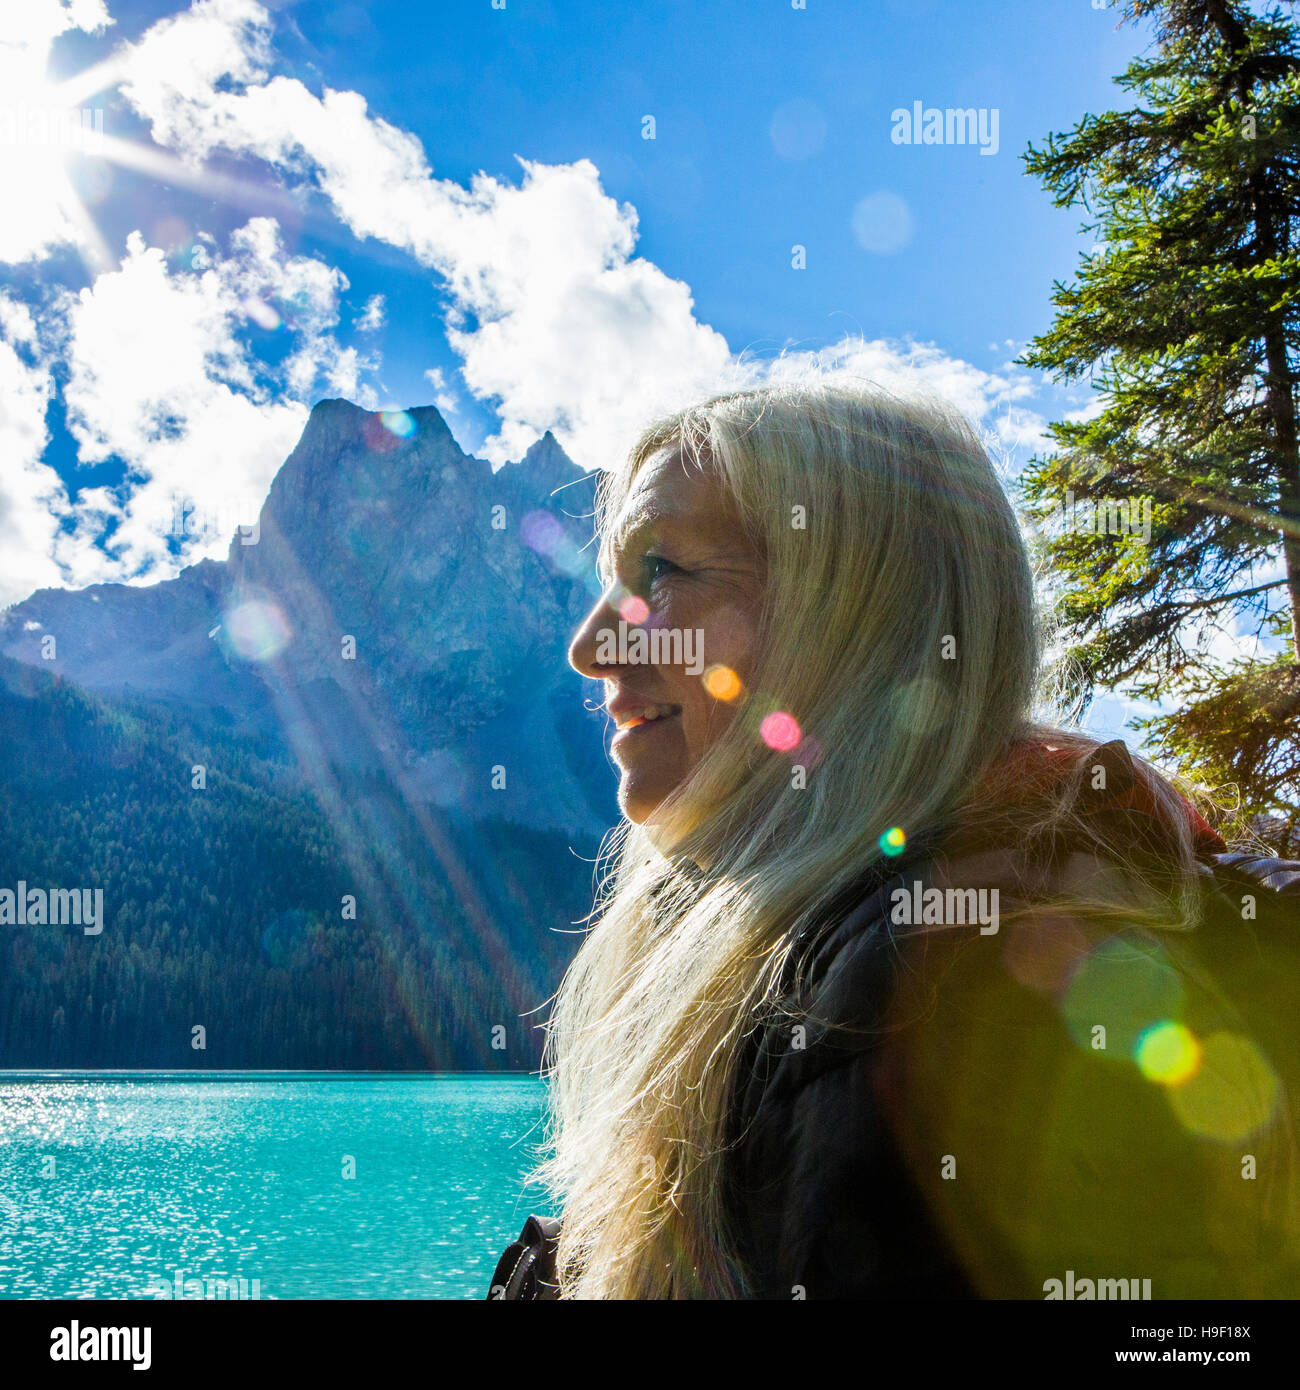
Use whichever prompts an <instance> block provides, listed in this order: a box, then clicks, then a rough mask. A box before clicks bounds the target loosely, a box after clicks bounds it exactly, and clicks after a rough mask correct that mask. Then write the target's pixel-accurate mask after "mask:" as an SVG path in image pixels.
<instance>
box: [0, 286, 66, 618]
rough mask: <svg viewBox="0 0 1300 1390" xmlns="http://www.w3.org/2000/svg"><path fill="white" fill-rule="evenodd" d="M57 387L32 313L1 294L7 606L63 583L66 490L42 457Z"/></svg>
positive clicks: (3, 585)
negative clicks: (58, 560) (61, 531)
mask: <svg viewBox="0 0 1300 1390" xmlns="http://www.w3.org/2000/svg"><path fill="white" fill-rule="evenodd" d="M52 392H53V381H52V378H51V375H50V371H49V368H48V366H47V365H46V364H45V362H44V361H43V358H42V354H41V352H40V349H39V345H38V343H37V337H36V327H35V324H34V322H33V320H32V316H31V313H30V312H29V310H28V309H27V307H26V306H25V305H23V304H20V303H18V302H17V301H15V300H13V299H10V298H9V297H8V296H6V295H4V294H0V460H3V461H4V468H3V471H0V554H3V556H4V566H3V568H2V569H0V608H3V607H6V606H7V605H9V604H11V603H15V602H17V601H18V600H19V599H21V598H24V597H25V596H26V595H27V594H29V593H30V592H31V591H32V590H33V589H36V588H41V587H44V586H47V585H57V584H59V583H61V582H62V575H61V574H60V573H59V570H58V568H57V566H56V565H55V564H54V561H53V559H52V558H51V552H52V549H53V546H54V538H55V535H56V533H57V531H58V528H59V516H60V515H61V513H62V512H63V510H64V509H65V508H66V506H67V495H66V493H65V491H64V488H63V484H62V483H61V482H60V481H59V476H58V474H57V473H56V472H55V471H54V469H53V468H51V467H50V466H49V465H48V464H46V463H43V462H42V461H41V458H42V454H43V453H44V450H45V446H46V444H47V443H48V441H49V432H48V430H47V429H46V425H45V411H46V407H47V406H48V405H49V402H50V396H51V394H52Z"/></svg>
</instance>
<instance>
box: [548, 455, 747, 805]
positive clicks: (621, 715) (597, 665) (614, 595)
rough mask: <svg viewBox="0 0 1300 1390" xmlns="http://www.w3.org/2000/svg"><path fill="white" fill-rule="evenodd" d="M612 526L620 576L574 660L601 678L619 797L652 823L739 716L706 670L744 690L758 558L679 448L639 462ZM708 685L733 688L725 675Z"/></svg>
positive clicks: (707, 476)
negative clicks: (612, 729) (722, 671)
mask: <svg viewBox="0 0 1300 1390" xmlns="http://www.w3.org/2000/svg"><path fill="white" fill-rule="evenodd" d="M614 534H615V535H616V536H619V537H622V538H623V539H622V541H621V543H620V545H619V547H618V549H617V553H616V555H615V557H614V568H615V572H614V576H613V582H612V583H611V584H610V586H609V587H608V588H607V589H606V591H605V593H604V594H603V595H602V596H601V598H600V599H599V601H598V602H597V603H596V606H595V607H594V608H593V609H592V610H591V612H590V613H588V615H587V617H586V619H585V621H584V622H583V624H582V626H581V627H580V628H579V629H578V632H577V633H576V635H575V636H574V639H573V643H572V645H571V647H570V648H569V660H570V662H571V663H572V664H573V666H574V667H575V669H577V670H578V671H580V672H581V673H582V674H583V675H584V676H591V677H593V678H594V679H596V680H603V681H604V683H605V707H606V709H607V710H608V711H609V714H610V716H611V718H612V719H613V720H614V722H615V724H616V726H617V729H618V732H617V733H616V734H615V735H614V740H613V743H612V744H611V745H610V751H611V752H612V754H613V756H614V760H615V761H616V762H617V764H618V767H619V771H620V773H621V779H620V782H619V792H618V800H619V805H620V806H621V807H622V809H623V814H624V815H625V816H627V818H628V819H629V820H631V821H635V822H636V823H637V824H646V823H648V822H650V821H652V819H653V817H654V813H655V811H656V809H657V808H658V807H659V805H660V804H661V803H662V801H663V800H664V798H665V797H666V796H667V795H668V794H669V793H670V792H671V791H672V790H673V789H674V788H675V787H677V786H678V785H679V784H680V783H681V782H682V780H683V779H684V778H685V777H686V776H687V775H688V774H689V773H690V771H691V769H692V768H694V767H695V765H696V764H697V763H698V762H699V761H700V759H701V758H702V757H703V756H704V754H705V753H706V752H707V751H708V749H709V747H710V746H711V745H712V744H713V742H714V740H716V739H717V738H718V737H719V735H720V734H721V733H722V732H723V730H725V729H726V728H727V726H728V725H729V724H730V723H731V721H732V719H734V718H735V714H736V707H737V704H738V703H739V701H736V702H735V703H731V702H729V701H727V700H725V699H720V698H716V697H715V696H714V695H711V694H710V693H709V691H708V689H707V688H706V686H705V673H706V672H709V671H711V670H713V668H715V667H719V666H721V667H726V668H728V669H729V670H730V671H731V672H733V673H734V675H735V676H736V677H737V678H738V680H739V682H740V683H741V684H740V685H739V686H737V687H734V688H735V689H739V690H745V689H747V688H748V684H749V677H750V671H751V669H752V665H753V651H754V644H755V640H756V635H757V628H758V617H759V606H760V600H761V596H762V575H761V572H760V571H761V565H760V562H759V559H758V556H757V555H756V554H755V553H754V552H753V550H752V549H751V548H750V546H749V544H748V542H747V541H746V540H745V537H744V536H743V534H742V532H741V527H740V522H739V518H738V517H737V516H736V515H735V513H734V511H733V510H732V508H731V507H730V505H729V504H728V503H727V501H726V499H725V498H724V496H723V494H722V491H721V489H720V488H719V487H718V485H717V483H716V482H715V481H714V478H713V476H712V474H711V473H710V472H708V471H707V470H701V469H700V468H698V467H696V466H694V465H691V464H688V463H686V462H684V461H683V459H682V457H681V455H680V454H679V453H678V452H677V451H676V449H675V448H669V449H664V450H662V451H661V452H660V453H658V454H656V455H654V456H653V457H652V458H651V459H649V460H648V461H647V462H646V464H645V465H644V467H643V468H642V469H641V471H640V473H639V474H638V475H637V478H636V481H635V483H634V484H633V488H632V491H631V492H630V493H629V495H628V497H627V500H626V503H625V504H624V506H623V510H622V512H621V513H620V515H619V518H618V521H617V523H616V526H615V530H614ZM620 609H621V611H620ZM620 624H621V625H622V635H623V636H624V640H623V641H621V642H620V641H619V638H620ZM638 630H639V631H640V632H641V634H642V635H640V636H637V635H636V634H637V633H638ZM712 683H713V684H714V688H715V689H720V690H723V691H724V693H730V692H729V691H726V680H725V677H719V676H717V675H716V674H715V676H714V680H713V682H712Z"/></svg>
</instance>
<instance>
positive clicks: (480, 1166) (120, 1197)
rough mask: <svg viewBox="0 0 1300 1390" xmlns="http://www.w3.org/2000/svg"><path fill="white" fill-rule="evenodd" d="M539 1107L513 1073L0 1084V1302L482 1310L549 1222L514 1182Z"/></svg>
mask: <svg viewBox="0 0 1300 1390" xmlns="http://www.w3.org/2000/svg"><path fill="white" fill-rule="evenodd" d="M543 1099H544V1092H543V1083H542V1082H541V1081H540V1080H539V1079H538V1078H537V1077H534V1076H526V1075H504V1076H502V1075H483V1074H481V1073H475V1074H440V1075H404V1074H399V1073H390V1074H378V1075H374V1074H365V1073H321V1072H312V1073H288V1072H224V1073H207V1074H205V1075H204V1076H203V1077H202V1078H196V1077H195V1075H194V1073H193V1072H186V1073H177V1072H98V1073H89V1072H0V1297H4V1298H153V1297H157V1296H158V1291H159V1289H160V1287H161V1285H162V1284H168V1285H170V1286H171V1287H172V1288H173V1290H175V1289H177V1288H183V1285H178V1284H177V1282H176V1281H177V1280H178V1279H180V1280H182V1281H184V1280H190V1281H193V1280H196V1279H198V1280H218V1279H219V1280H238V1279H243V1280H246V1281H248V1283H247V1288H248V1289H249V1291H250V1292H251V1290H252V1288H253V1285H252V1281H253V1280H254V1279H256V1280H257V1281H258V1285H257V1290H258V1294H259V1296H260V1297H261V1298H263V1299H268V1298H282V1299H283V1298H482V1297H483V1296H484V1295H485V1293H486V1291H487V1284H488V1280H489V1279H490V1277H491V1274H492V1270H493V1267H494V1265H495V1262H496V1257H497V1256H498V1255H499V1254H500V1252H501V1251H502V1250H503V1249H504V1248H505V1246H506V1245H508V1244H509V1243H510V1241H512V1240H513V1239H514V1238H515V1236H516V1235H517V1234H518V1232H519V1228H520V1227H521V1226H522V1225H523V1222H524V1218H525V1217H526V1216H527V1215H528V1214H529V1213H530V1212H534V1211H537V1212H543V1211H548V1210H550V1208H549V1207H548V1206H547V1204H546V1202H545V1200H544V1199H543V1198H542V1197H540V1196H539V1194H538V1193H537V1192H536V1191H535V1190H526V1189H525V1186H524V1174H525V1173H526V1172H527V1170H528V1169H529V1168H530V1167H531V1165H532V1163H533V1162H534V1160H535V1156H536V1155H535V1146H536V1144H537V1142H538V1140H539V1138H540V1121H541V1113H542V1105H543ZM349 1159H350V1160H351V1164H350V1165H349V1163H348V1160H349ZM349 1167H351V1168H352V1169H353V1170H354V1172H355V1176H353V1177H346V1176H344V1174H345V1171H346V1170H347V1169H348V1168H349ZM191 1288H192V1292H191V1293H190V1295H189V1296H191V1297H193V1296H197V1289H196V1288H194V1286H191Z"/></svg>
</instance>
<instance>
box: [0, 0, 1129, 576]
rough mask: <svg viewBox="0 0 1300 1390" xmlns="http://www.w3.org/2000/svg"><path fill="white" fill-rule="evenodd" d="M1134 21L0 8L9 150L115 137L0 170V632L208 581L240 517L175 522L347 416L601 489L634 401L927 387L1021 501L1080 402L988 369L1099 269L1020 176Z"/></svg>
mask: <svg viewBox="0 0 1300 1390" xmlns="http://www.w3.org/2000/svg"><path fill="white" fill-rule="evenodd" d="M1116 20H1117V16H1116V14H1115V12H1114V11H1106V10H1104V9H1098V8H1094V6H1093V4H1092V3H1090V0H1067V3H1052V4H1047V3H1042V0H1001V2H1000V3H986V4H982V5H971V4H967V3H963V2H962V0H875V2H874V3H863V0H857V3H853V0H807V7H806V8H804V9H796V8H794V6H793V5H791V4H790V3H789V0H747V2H746V3H736V2H735V0H731V2H730V3H724V0H694V2H693V3H672V2H671V0H656V3H653V4H650V3H640V0H625V2H623V3H617V4H611V3H608V0H605V3H594V2H593V0H573V3H565V4H561V3H541V2H540V0H506V3H505V6H504V8H494V7H493V4H492V0H447V2H446V3H431V4H411V3H409V0H408V2H407V3H397V0H380V2H379V3H370V4H366V5H359V4H338V3H323V2H321V0H303V3H280V4H274V3H270V4H266V5H259V4H257V3H255V0H200V3H197V4H195V5H193V6H184V5H179V4H176V3H173V2H172V0H28V3H25V4H24V6H22V7H10V8H9V10H7V11H6V12H5V14H4V15H3V17H0V40H4V41H5V42H4V43H2V44H0V63H3V64H4V70H3V71H0V78H4V79H5V80H4V82H3V83H0V90H2V91H4V92H7V93H8V94H9V97H8V100H9V101H10V103H11V105H10V111H11V114H12V115H13V118H14V120H15V121H17V123H18V124H17V125H11V135H12V131H13V130H15V129H16V130H19V131H20V132H21V131H22V130H23V129H24V127H23V126H22V121H23V120H24V119H25V113H26V112H27V111H28V110H29V109H37V110H45V109H47V108H48V109H49V110H51V111H52V110H54V109H56V108H68V107H72V108H74V109H76V110H78V111H91V110H93V111H97V112H102V121H103V131H104V140H103V142H102V143H100V144H98V145H95V146H94V147H93V148H90V149H85V148H83V149H75V150H73V151H71V152H67V151H66V148H65V147H66V145H67V143H68V142H67V141H66V140H65V141H64V143H63V145H60V144H59V143H58V140H57V138H56V137H53V136H51V137H42V138H41V139H37V138H36V137H33V136H32V135H31V128H30V127H29V128H27V134H26V135H25V136H21V138H19V139H18V142H17V143H18V148H14V147H13V144H14V142H13V139H11V141H10V146H9V147H0V176H2V177H3V180H4V183H5V184H6V186H7V189H6V191H7V193H10V194H12V195H13V196H12V197H9V198H7V199H6V206H5V209H4V211H3V212H0V540H3V543H4V549H5V554H6V560H5V565H4V567H3V570H4V576H3V584H2V585H0V604H3V603H8V602H12V601H14V600H16V599H18V598H21V597H23V596H24V595H25V594H26V593H28V592H30V590H31V589H32V588H34V587H37V586H41V585H50V584H62V585H81V584H85V583H89V582H95V581H101V580H108V579H127V580H131V581H133V582H144V581H146V580H151V579H157V578H162V577H166V576H167V575H168V574H171V573H174V572H175V571H176V569H177V568H178V567H179V566H180V565H181V564H183V563H186V562H190V561H193V560H195V559H197V558H199V557H200V556H201V555H204V554H213V555H219V554H221V553H222V552H223V551H224V548H225V543H226V539H225V538H226V537H227V536H228V534H229V531H230V529H231V526H229V525H226V526H225V529H224V532H222V531H221V528H220V527H217V528H213V529H212V531H211V532H210V533H204V534H199V535H197V536H191V537H183V538H177V537H176V536H174V535H169V534H167V525H166V522H165V518H166V517H167V516H168V515H169V514H171V511H172V503H173V501H174V499H175V498H176V497H178V496H185V497H188V498H191V499H192V500H193V501H194V502H195V504H196V505H197V506H199V507H200V508H201V509H202V508H206V509H207V513H208V514H209V515H213V516H216V515H221V516H222V519H223V523H224V522H228V521H230V520H231V518H232V517H234V519H235V520H238V519H245V517H244V516H243V515H242V514H246V513H248V512H249V511H250V510H255V509H256V507H257V505H259V504H260V501H261V498H262V496H264V494H265V489H266V486H267V485H268V484H269V481H270V478H271V477H272V476H273V474H274V471H275V468H276V466H278V464H279V462H280V461H281V460H282V459H283V458H284V456H285V454H286V453H287V452H288V449H289V448H290V447H291V446H292V443H293V441H294V440H295V439H296V437H297V434H298V432H299V431H300V429H301V426H302V422H303V420H304V419H305V416H306V412H307V410H308V408H309V407H310V405H311V404H312V403H313V402H314V401H315V400H317V399H320V398H322V397H324V396H329V395H346V396H350V397H351V398H352V399H355V400H358V401H359V402H360V403H362V404H365V405H367V406H370V407H371V408H398V407H402V406H408V405H416V404H425V403H429V402H433V401H437V402H438V403H439V404H440V405H441V406H442V407H443V409H444V413H445V414H446V415H447V418H448V421H449V423H450V424H451V426H452V429H453V431H454V433H455V434H456V437H457V438H458V440H459V441H460V443H461V444H462V446H463V447H465V448H466V449H467V450H469V451H471V452H475V453H479V454H480V455H481V456H484V457H489V458H491V459H493V461H495V462H499V461H501V460H503V459H506V458H518V457H519V456H521V455H522V453H523V452H524V450H525V449H526V447H527V445H528V444H529V443H530V442H531V441H532V440H533V439H534V438H536V437H537V436H539V435H540V434H541V433H542V432H543V431H544V430H545V429H547V428H552V429H554V431H555V433H556V435H557V436H558V437H559V438H560V440H561V442H562V443H563V444H564V445H565V447H566V448H568V449H569V451H570V453H571V454H572V455H573V456H574V457H575V458H576V459H577V460H578V461H579V462H580V463H582V464H584V465H585V466H589V467H590V466H598V465H599V464H601V463H602V461H605V460H607V459H608V458H609V457H610V456H611V455H612V453H614V452H615V451H617V450H618V449H619V448H620V447H622V446H623V444H624V443H625V441H626V440H627V439H628V438H629V437H630V433H631V431H632V430H633V429H634V428H635V425H636V424H637V423H638V422H639V421H641V420H643V419H644V418H645V416H646V415H647V414H649V413H652V412H653V411H655V410H656V409H659V408H662V407H665V406H670V405H672V404H674V403H680V401H681V399H682V398H683V397H685V396H690V395H692V394H699V393H702V392H703V391H704V390H707V389H713V388H715V387H716V386H720V385H725V384H729V383H734V382H747V381H755V380H761V379H764V378H765V377H768V376H772V375H779V374H781V373H782V372H783V371H796V370H799V369H802V368H805V367H806V366H807V365H809V364H810V363H815V364H819V365H822V366H826V365H832V366H839V367H841V368H845V369H848V370H852V371H855V372H857V373H859V374H867V375H871V376H873V377H876V378H878V379H880V380H883V381H885V382H886V383H888V384H894V383H896V382H915V383H916V384H919V385H921V386H924V387H927V388H929V389H933V390H937V391H939V392H941V393H943V394H945V395H947V396H949V397H950V398H952V399H953V400H954V401H955V402H956V403H957V404H958V405H960V406H961V407H962V408H963V409H964V410H966V411H967V413H968V414H970V415H971V416H972V417H974V418H975V420H976V422H977V423H978V424H979V426H980V427H981V428H982V429H983V430H984V432H985V434H986V437H987V438H988V439H989V442H990V447H991V448H992V449H993V451H994V453H995V455H996V456H997V457H998V458H999V461H1000V462H1001V463H1002V464H1003V465H1004V466H1005V467H1006V468H1007V470H1008V472H1011V471H1014V469H1015V467H1016V466H1017V464H1018V463H1021V462H1023V461H1024V459H1025V458H1026V457H1027V456H1028V453H1029V452H1030V451H1032V448H1033V446H1034V444H1035V442H1036V441H1037V440H1038V439H1039V438H1040V437H1041V430H1042V427H1043V424H1044V423H1045V422H1046V421H1048V420H1051V419H1053V418H1059V416H1060V415H1061V414H1062V413H1064V412H1066V411H1074V410H1079V409H1081V408H1085V407H1086V403H1087V394H1086V392H1083V391H1079V390H1073V391H1071V392H1070V393H1068V394H1066V393H1062V392H1059V391H1057V390H1056V389H1054V388H1053V387H1052V386H1051V385H1050V383H1048V382H1046V381H1045V380H1043V379H1042V378H1041V377H1039V376H1038V375H1037V374H1034V373H1030V372H1027V371H1025V370H1024V369H1022V368H1019V367H1016V366H1014V365H1013V364H1012V361H1011V359H1012V358H1013V357H1014V356H1015V355H1017V354H1018V353H1019V352H1020V351H1022V350H1023V347H1024V345H1025V343H1026V341H1027V340H1028V339H1029V338H1030V337H1031V336H1033V335H1034V334H1036V333H1039V332H1042V331H1043V330H1044V329H1046V328H1047V326H1048V325H1049V323H1050V320H1051V306H1050V303H1049V296H1050V292H1051V286H1052V282H1053V280H1054V279H1057V278H1068V277H1069V275H1070V274H1071V273H1072V270H1073V268H1074V265H1075V263H1076V260H1077V257H1078V254H1079V252H1080V251H1081V250H1085V249H1087V247H1088V246H1089V245H1090V244H1091V238H1089V237H1086V236H1083V235H1081V234H1080V231H1079V225H1078V224H1079V217H1078V215H1077V213H1075V212H1061V211H1057V210H1055V209H1054V208H1053V207H1052V206H1051V204H1050V201H1049V199H1048V197H1047V196H1046V194H1045V193H1044V192H1043V191H1042V189H1041V188H1040V187H1039V186H1038V184H1037V183H1036V182H1035V181H1034V180H1032V179H1030V178H1029V177H1027V176H1026V175H1025V173H1024V170H1023V165H1022V162H1021V158H1020V156H1021V154H1022V153H1023V151H1024V149H1025V147H1026V145H1027V144H1028V142H1030V141H1031V140H1032V141H1034V142H1035V143H1041V141H1042V140H1043V138H1044V137H1045V136H1046V135H1047V133H1048V132H1049V131H1052V130H1058V131H1060V130H1067V129H1069V128H1070V127H1072V126H1073V125H1074V124H1075V123H1076V122H1077V121H1078V120H1079V118H1080V117H1081V116H1082V115H1083V113H1084V112H1086V111H1099V110H1103V109H1106V108H1107V107H1109V106H1115V105H1117V104H1120V102H1121V101H1122V94H1121V93H1120V92H1119V91H1118V89H1117V88H1115V86H1114V85H1113V81H1112V79H1113V77H1114V75H1115V74H1116V73H1118V72H1119V71H1121V70H1122V69H1123V67H1124V66H1125V65H1126V63H1127V62H1128V61H1129V60H1130V59H1131V57H1133V56H1134V55H1135V54H1136V53H1138V52H1139V51H1141V49H1142V48H1143V47H1144V46H1145V44H1146V42H1147V41H1148V35H1147V33H1146V32H1145V31H1144V30H1142V29H1133V28H1130V27H1124V28H1120V27H1117V22H1116ZM88 71H89V72H90V73H92V74H93V76H91V77H89V78H86V77H83V76H82V75H83V74H85V73H87V72H88ZM914 102H920V103H921V104H922V106H923V107H925V108H940V109H946V108H973V109H975V110H977V111H980V112H982V113H984V116H985V117H986V118H987V119H988V120H992V119H994V118H995V119H996V122H997V146H996V151H994V150H993V148H992V145H991V142H989V141H986V142H985V143H986V144H987V145H988V146H989V152H988V153H984V152H982V150H981V148H980V147H979V146H978V145H972V144H920V143H913V144H900V143H897V142H896V140H895V139H894V138H893V136H894V134H895V132H896V127H897V122H896V120H895V119H894V116H893V113H894V112H895V111H897V110H899V109H907V110H910V109H911V108H912V106H913V103H914ZM3 105H4V101H3V100H0V107H2V106H3ZM3 115H4V112H3V111H0V116H3ZM647 117H652V118H653V122H654V128H653V134H654V138H653V139H647V138H645V137H646V134H647V133H648V124H647V120H646V118H647ZM88 119H90V120H91V124H92V127H93V122H94V120H96V119H100V118H99V117H93V118H88ZM989 128H990V127H986V129H989ZM521 160H522V161H526V167H525V165H524V164H521V162H520V161H521ZM6 161H7V165H6ZM796 247H802V248H804V250H803V252H802V258H803V260H804V262H805V264H804V265H803V267H802V268H795V266H794V264H793V262H794V260H795V259H796V252H795V249H794V248H796ZM781 354H784V356H783V357H782V358H781V360H780V361H777V358H778V356H779V355H781ZM236 512H239V513H241V515H240V516H238V517H235V516H234V513H236ZM248 519H251V518H248Z"/></svg>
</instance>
